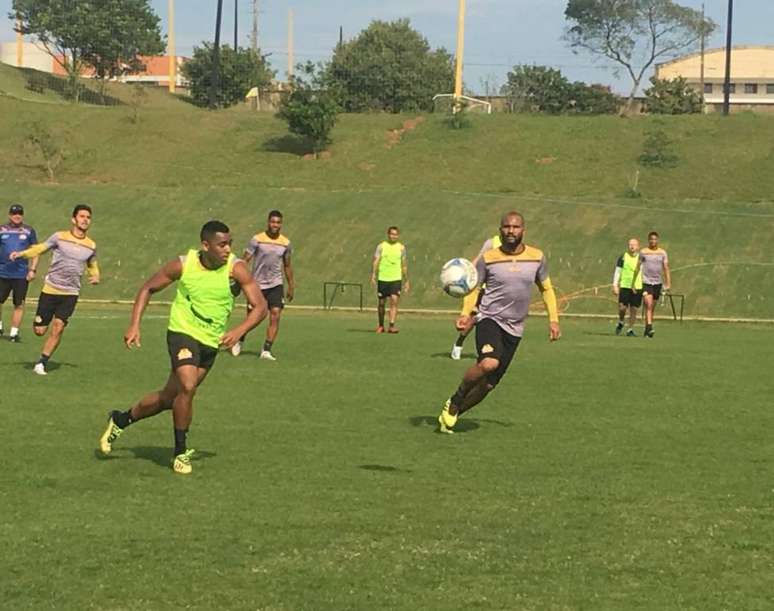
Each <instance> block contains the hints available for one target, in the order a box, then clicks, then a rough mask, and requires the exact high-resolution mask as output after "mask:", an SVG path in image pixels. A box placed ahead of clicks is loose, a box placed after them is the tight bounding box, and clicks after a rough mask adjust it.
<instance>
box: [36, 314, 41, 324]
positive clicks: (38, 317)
mask: <svg viewBox="0 0 774 611" xmlns="http://www.w3.org/2000/svg"><path fill="white" fill-rule="evenodd" d="M35 322H37V323H41V322H43V318H41V316H40V315H38V316H36V317H35Z"/></svg>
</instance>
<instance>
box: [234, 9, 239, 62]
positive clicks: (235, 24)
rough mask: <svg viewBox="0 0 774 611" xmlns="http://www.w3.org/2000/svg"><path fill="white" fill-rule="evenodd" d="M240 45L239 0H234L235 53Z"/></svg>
mask: <svg viewBox="0 0 774 611" xmlns="http://www.w3.org/2000/svg"><path fill="white" fill-rule="evenodd" d="M238 45H239V0H234V53H236V50H237V48H238Z"/></svg>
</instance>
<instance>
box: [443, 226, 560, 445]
mask: <svg viewBox="0 0 774 611" xmlns="http://www.w3.org/2000/svg"><path fill="white" fill-rule="evenodd" d="M524 233H525V229H524V217H523V216H522V215H521V214H519V213H518V212H508V213H507V214H505V215H503V217H502V219H501V221H500V239H501V240H502V245H501V246H500V248H493V249H492V250H488V251H487V252H485V253H484V254H483V255H482V256H481V257H480V258H479V260H478V263H477V264H476V269H477V270H478V279H479V283H482V284H483V283H485V284H486V291H485V293H484V297H483V298H482V299H481V303H480V304H479V307H478V314H477V315H476V316H475V319H474V318H473V317H472V316H471V313H472V311H473V308H474V307H475V304H476V299H477V297H478V295H477V292H478V291H473V293H471V294H470V295H468V296H467V297H466V298H465V311H464V312H465V313H464V314H463V315H462V316H460V317H459V318H458V319H457V324H456V327H457V329H458V330H460V331H463V330H469V329H470V328H471V327H472V326H473V325H475V327H476V349H477V351H478V362H477V363H476V364H475V365H473V366H472V367H470V368H469V369H468V370H467V371H466V372H465V375H464V377H463V378H462V383H461V384H460V386H459V388H458V389H457V391H456V392H455V393H454V394H453V395H452V396H451V397H450V398H449V399H448V400H447V401H446V404H445V405H444V407H443V410H442V411H441V415H440V416H438V424H439V430H440V431H441V432H442V433H453V432H454V431H453V428H454V425H455V424H457V419H458V418H459V416H460V415H462V414H464V413H465V412H466V411H468V410H469V409H471V408H472V407H474V406H475V405H478V404H479V403H480V402H481V401H483V399H484V398H485V397H486V396H487V395H488V394H489V393H490V392H491V391H492V389H493V388H494V387H495V386H497V384H498V383H499V382H500V380H501V379H502V377H503V375H505V372H506V370H507V369H508V365H510V363H511V360H512V359H513V356H514V354H515V353H516V348H517V347H518V346H519V342H520V341H521V337H522V333H523V331H524V321H525V320H526V318H527V314H528V312H529V302H530V296H531V295H532V285H533V284H536V285H537V286H538V288H539V289H540V291H541V293H542V296H543V302H544V303H545V305H546V310H547V311H548V321H549V323H548V325H549V339H550V340H551V341H556V340H558V339H559V338H560V337H561V335H562V333H561V330H560V329H559V313H558V310H557V305H556V294H555V293H554V289H553V286H552V284H551V279H550V278H549V276H548V265H547V263H546V258H545V255H543V253H542V251H540V250H538V249H537V248H534V247H532V246H527V245H526V244H524V243H523V239H524Z"/></svg>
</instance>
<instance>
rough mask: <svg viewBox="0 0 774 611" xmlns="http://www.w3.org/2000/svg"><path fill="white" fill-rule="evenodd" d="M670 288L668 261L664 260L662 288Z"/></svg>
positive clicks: (670, 274) (670, 276)
mask: <svg viewBox="0 0 774 611" xmlns="http://www.w3.org/2000/svg"><path fill="white" fill-rule="evenodd" d="M671 288H672V272H671V271H670V270H669V263H667V262H666V261H665V262H664V289H665V290H667V291H668V290H670V289H671Z"/></svg>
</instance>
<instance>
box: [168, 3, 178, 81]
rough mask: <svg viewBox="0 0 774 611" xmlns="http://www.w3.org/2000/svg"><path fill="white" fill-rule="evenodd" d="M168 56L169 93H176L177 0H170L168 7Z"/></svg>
mask: <svg viewBox="0 0 774 611" xmlns="http://www.w3.org/2000/svg"><path fill="white" fill-rule="evenodd" d="M167 22H168V23H167V56H168V57H169V93H175V86H176V85H177V57H175V52H176V51H175V0H169V5H168V8H167Z"/></svg>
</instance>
